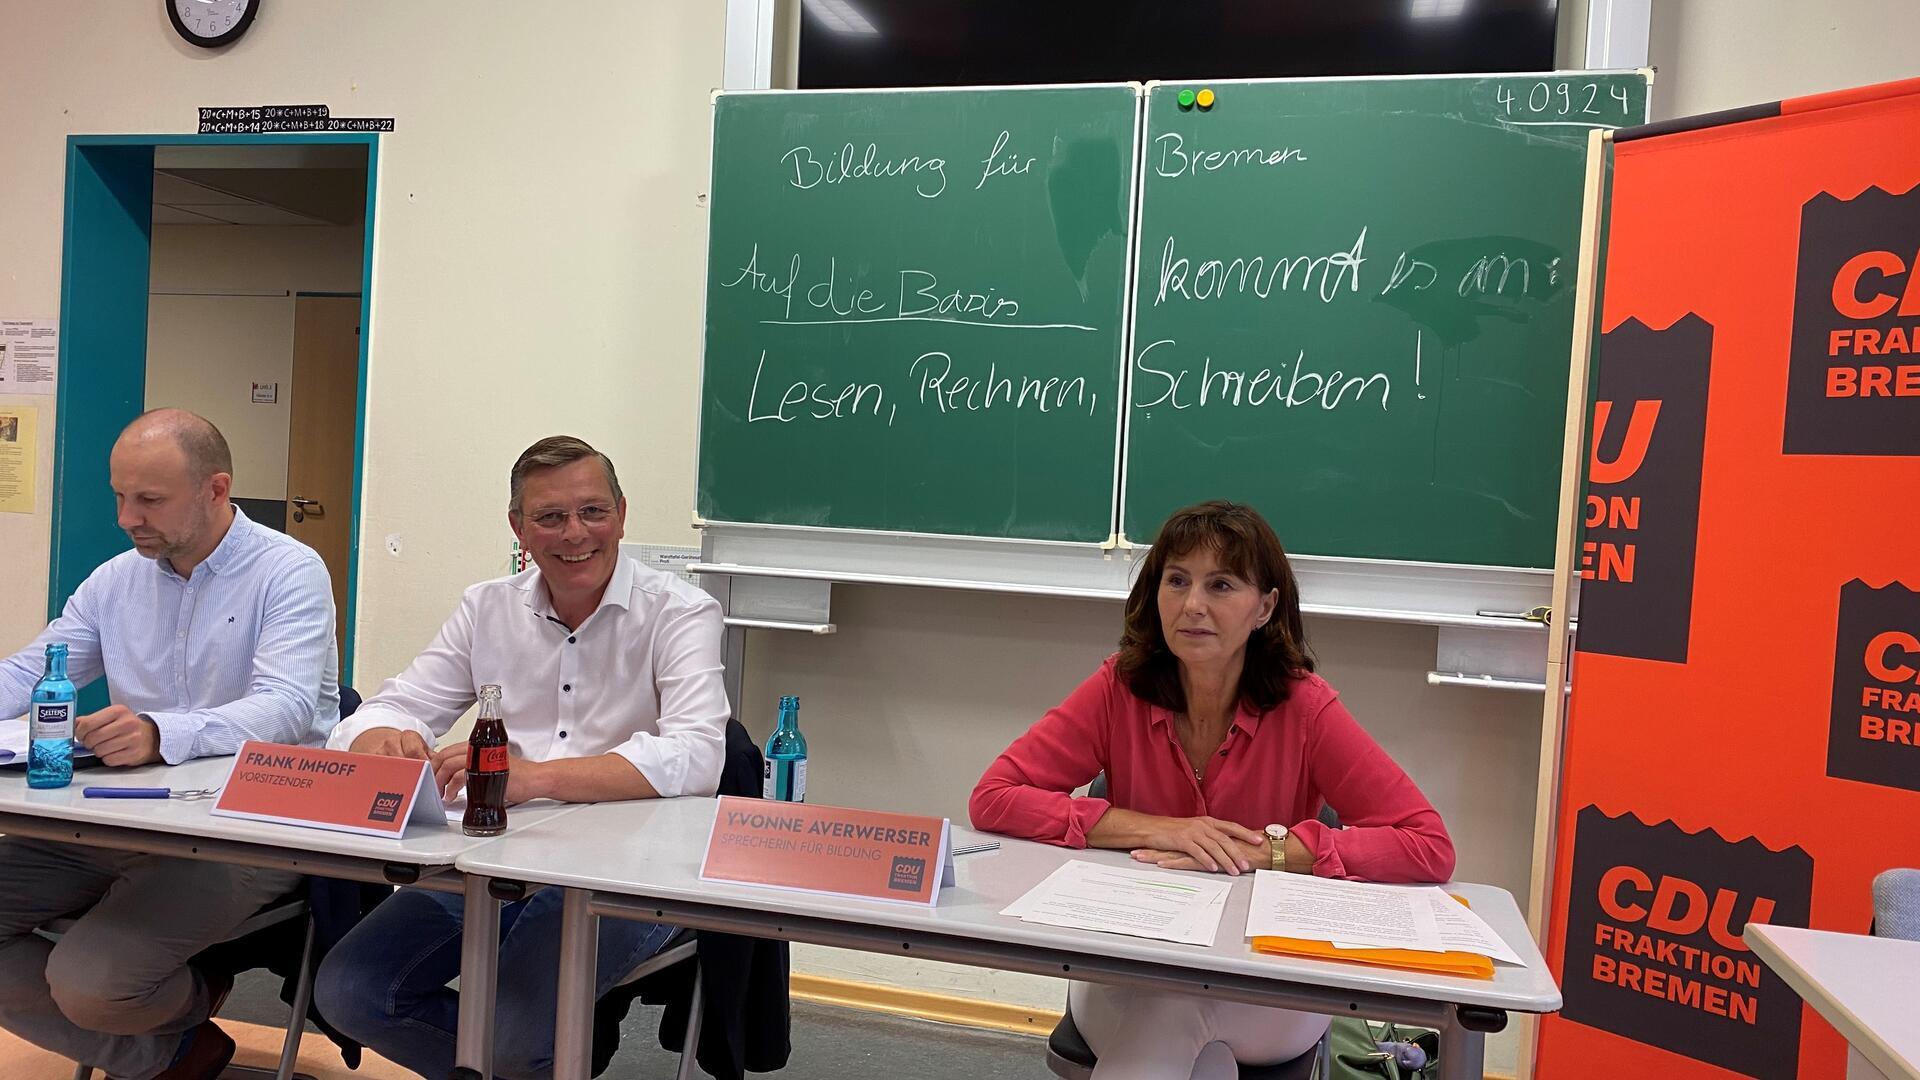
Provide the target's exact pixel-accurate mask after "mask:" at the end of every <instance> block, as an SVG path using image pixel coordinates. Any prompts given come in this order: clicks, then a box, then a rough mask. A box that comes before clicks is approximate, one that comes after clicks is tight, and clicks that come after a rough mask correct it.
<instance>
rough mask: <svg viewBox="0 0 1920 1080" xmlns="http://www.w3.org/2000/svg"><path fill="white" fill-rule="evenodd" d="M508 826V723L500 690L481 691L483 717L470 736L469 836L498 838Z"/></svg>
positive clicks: (464, 823) (462, 822)
mask: <svg viewBox="0 0 1920 1080" xmlns="http://www.w3.org/2000/svg"><path fill="white" fill-rule="evenodd" d="M506 827H507V722H506V721H505V720H503V719H501V718H500V687H498V686H496V685H495V684H493V683H488V684H486V685H485V686H482V687H481V688H480V717H479V719H477V720H475V721H474V722H473V734H472V735H470V736H468V737H467V814H466V816H465V817H463V818H461V819H460V828H461V829H463V830H465V831H466V834H467V835H468V836H497V835H499V834H500V833H501V832H503V831H505V830H506Z"/></svg>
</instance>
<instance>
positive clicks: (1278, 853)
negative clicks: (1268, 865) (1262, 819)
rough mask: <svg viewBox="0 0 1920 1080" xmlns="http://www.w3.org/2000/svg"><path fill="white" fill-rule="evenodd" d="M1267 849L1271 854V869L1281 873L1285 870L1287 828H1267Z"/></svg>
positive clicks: (1276, 826)
mask: <svg viewBox="0 0 1920 1080" xmlns="http://www.w3.org/2000/svg"><path fill="white" fill-rule="evenodd" d="M1267 848H1268V850H1269V851H1270V852H1271V853H1272V857H1273V866H1272V869H1274V870H1278V871H1280V872H1282V873H1285V872H1286V869H1287V827H1286V826H1285V825H1269V826H1267Z"/></svg>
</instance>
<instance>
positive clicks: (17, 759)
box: [0, 718, 93, 765]
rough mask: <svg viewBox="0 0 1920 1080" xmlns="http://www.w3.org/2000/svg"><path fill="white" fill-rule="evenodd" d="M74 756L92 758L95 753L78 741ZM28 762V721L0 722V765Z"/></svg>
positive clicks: (74, 748)
mask: <svg viewBox="0 0 1920 1080" xmlns="http://www.w3.org/2000/svg"><path fill="white" fill-rule="evenodd" d="M73 756H74V757H77V758H83V757H92V756H93V751H91V750H89V749H87V748H86V747H84V746H81V745H80V743H79V742H78V741H77V740H76V741H75V742H74V744H73ZM26 760H27V721H26V720H25V718H22V719H19V720H0V765H6V764H9V763H11V764H24V763H25V762H26Z"/></svg>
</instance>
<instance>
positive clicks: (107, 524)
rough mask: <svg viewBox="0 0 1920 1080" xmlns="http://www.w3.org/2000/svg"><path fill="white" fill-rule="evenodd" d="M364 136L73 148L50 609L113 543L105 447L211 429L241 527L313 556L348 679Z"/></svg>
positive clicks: (373, 158)
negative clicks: (171, 428)
mask: <svg viewBox="0 0 1920 1080" xmlns="http://www.w3.org/2000/svg"><path fill="white" fill-rule="evenodd" d="M378 146H379V143H378V136H375V135H360V134H353V135H314V136H192V135H186V136H73V137H72V138H70V139H69V143H68V185H67V186H68V199H67V210H66V216H67V222H66V224H67V230H66V236H67V244H66V253H65V254H66V261H65V265H64V268H63V277H64V282H63V287H64V293H65V300H64V302H63V304H62V310H61V329H62V343H63V345H64V349H63V351H64V353H65V357H64V358H63V361H64V362H63V365H62V366H63V368H64V370H63V372H62V376H63V377H62V379H61V381H60V386H59V395H60V398H59V418H60V422H59V427H58V431H57V435H56V439H55V444H56V445H55V477H54V488H55V491H54V520H53V566H52V573H51V575H50V580H49V595H48V608H49V612H50V614H51V613H53V612H57V611H58V610H59V608H60V607H61V605H62V604H64V603H65V601H66V598H67V597H68V596H69V595H71V593H72V590H73V589H74V588H75V587H77V586H78V584H79V582H80V581H81V580H82V579H84V578H85V576H86V575H87V574H88V573H90V572H91V571H92V569H93V568H94V567H95V566H98V565H99V564H100V563H101V562H103V561H104V560H105V559H106V558H109V557H111V556H112V555H113V554H116V553H117V552H119V551H121V550H124V549H125V547H126V538H125V537H124V535H122V534H121V533H120V532H119V530H118V528H117V526H116V525H115V524H114V520H113V510H112V500H110V499H106V498H103V497H102V493H103V492H104V489H105V484H106V481H105V477H106V458H107V454H108V451H109V449H110V448H111V446H112V443H113V439H114V437H115V436H116V435H117V433H118V432H119V430H120V428H121V427H122V426H124V425H125V424H126V423H127V422H128V421H129V420H131V419H132V418H133V417H134V416H136V415H138V414H139V413H140V412H141V411H143V410H145V409H148V408H154V407H159V406H168V405H171V406H178V407H181V408H187V409H191V410H193V411H194V412H197V413H200V414H202V415H204V416H206V417H207V418H209V419H210V420H212V421H213V422H214V423H215V424H216V425H217V426H219V428H220V429H221V431H222V432H223V433H224V434H225V435H226V437H227V440H228V443H229V445H230V446H231V447H232V449H233V455H234V486H233V496H234V502H235V504H236V505H237V506H239V507H240V508H241V510H242V511H243V512H245V513H246V514H247V515H248V517H250V518H253V519H254V520H255V521H258V522H260V523H261V524H263V525H266V526H268V527H271V528H275V529H279V530H281V531H284V532H287V533H288V534H289V535H292V536H294V537H295V538H296V539H299V540H301V541H302V542H303V543H306V544H308V545H309V546H311V547H313V548H314V549H315V550H316V551H317V552H319V554H320V556H321V558H322V559H323V560H324V561H325V562H326V564H327V569H328V571H329V573H330V574H331V576H332V578H333V586H334V602H335V612H336V623H337V628H338V629H337V632H338V634H339V647H340V660H341V676H342V681H343V682H344V681H347V680H348V679H350V677H351V671H352V667H351V664H352V656H353V634H352V627H353V607H354V589H353V586H354V582H355V580H356V578H357V575H358V550H357V549H358V544H357V540H358V535H359V529H358V520H359V509H360V508H359V499H360V454H361V447H362V445H363V443H364V430H365V426H364V423H363V420H362V418H363V416H364V413H365V407H364V406H365V382H366V379H365V372H366V357H367V349H366V340H365V338H366V334H365V332H364V329H365V326H366V316H367V311H368V302H367V293H368V285H369V274H370V267H371V260H370V259H369V257H368V255H369V252H370V250H371V244H372V237H373V221H372V207H373V199H372V194H371V193H372V190H373V183H374V175H375V169H376V162H377V157H378Z"/></svg>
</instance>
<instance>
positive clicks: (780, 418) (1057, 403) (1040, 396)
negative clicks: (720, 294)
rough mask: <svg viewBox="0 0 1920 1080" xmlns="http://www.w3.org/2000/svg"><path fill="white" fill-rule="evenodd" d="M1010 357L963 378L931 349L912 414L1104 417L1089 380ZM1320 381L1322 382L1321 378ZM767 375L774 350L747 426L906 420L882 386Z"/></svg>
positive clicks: (912, 395) (757, 372) (910, 366)
mask: <svg viewBox="0 0 1920 1080" xmlns="http://www.w3.org/2000/svg"><path fill="white" fill-rule="evenodd" d="M1002 359H1004V357H999V356H995V357H992V358H987V359H986V360H985V363H984V364H983V363H981V362H979V361H977V360H976V361H974V362H973V363H972V364H971V365H970V366H967V367H964V368H962V369H961V370H959V371H956V370H955V369H956V367H960V365H958V364H956V362H955V360H954V357H953V354H952V353H949V352H947V351H945V350H941V349H931V350H928V351H926V352H923V353H921V354H920V355H918V356H916V357H914V358H913V359H912V360H911V361H909V362H908V363H907V364H906V365H905V367H904V369H902V370H901V371H900V372H899V373H898V374H899V375H900V377H901V382H902V392H901V393H900V394H899V395H898V397H899V398H902V399H905V400H906V401H907V402H908V404H909V407H920V408H923V409H925V410H928V411H931V412H932V413H934V414H936V415H941V416H965V415H967V414H969V413H980V412H992V411H997V410H1008V409H1011V410H1015V411H1019V412H1031V413H1042V414H1047V415H1055V414H1059V413H1065V412H1071V413H1072V414H1074V415H1079V414H1082V413H1084V414H1085V415H1087V416H1093V415H1095V414H1096V413H1097V412H1098V411H1099V407H1100V394H1099V392H1098V391H1096V390H1094V389H1093V388H1092V387H1090V386H1089V385H1088V384H1087V380H1086V377H1085V376H1082V375H1074V376H1066V377H1062V376H1059V375H1048V374H1044V373H1041V374H1033V373H1029V372H1024V371H1022V372H1017V373H1007V372H1003V371H1002V369H1001V365H1000V361H1001V360H1002ZM1314 377H1315V378H1318V376H1314ZM782 381H783V377H782V376H780V375H778V374H775V375H772V376H769V375H768V373H767V350H765V349H762V350H760V359H759V361H758V363H757V364H756V365H755V367H754V370H753V383H752V385H751V386H750V387H749V388H748V390H747V423H749V424H757V423H761V422H765V421H772V422H774V423H778V424H791V423H793V422H794V421H796V420H818V421H834V420H859V419H863V418H864V419H868V420H873V421H884V422H885V423H886V425H887V426H888V427H892V426H893V423H894V420H895V419H896V418H897V417H898V416H899V412H900V402H899V400H896V399H895V398H893V397H889V395H888V393H887V388H886V387H885V386H883V385H882V384H881V383H878V382H863V381H861V380H858V379H854V380H843V379H839V378H834V377H831V376H827V377H817V378H803V379H787V380H785V385H784V386H783V385H781V384H782Z"/></svg>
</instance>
